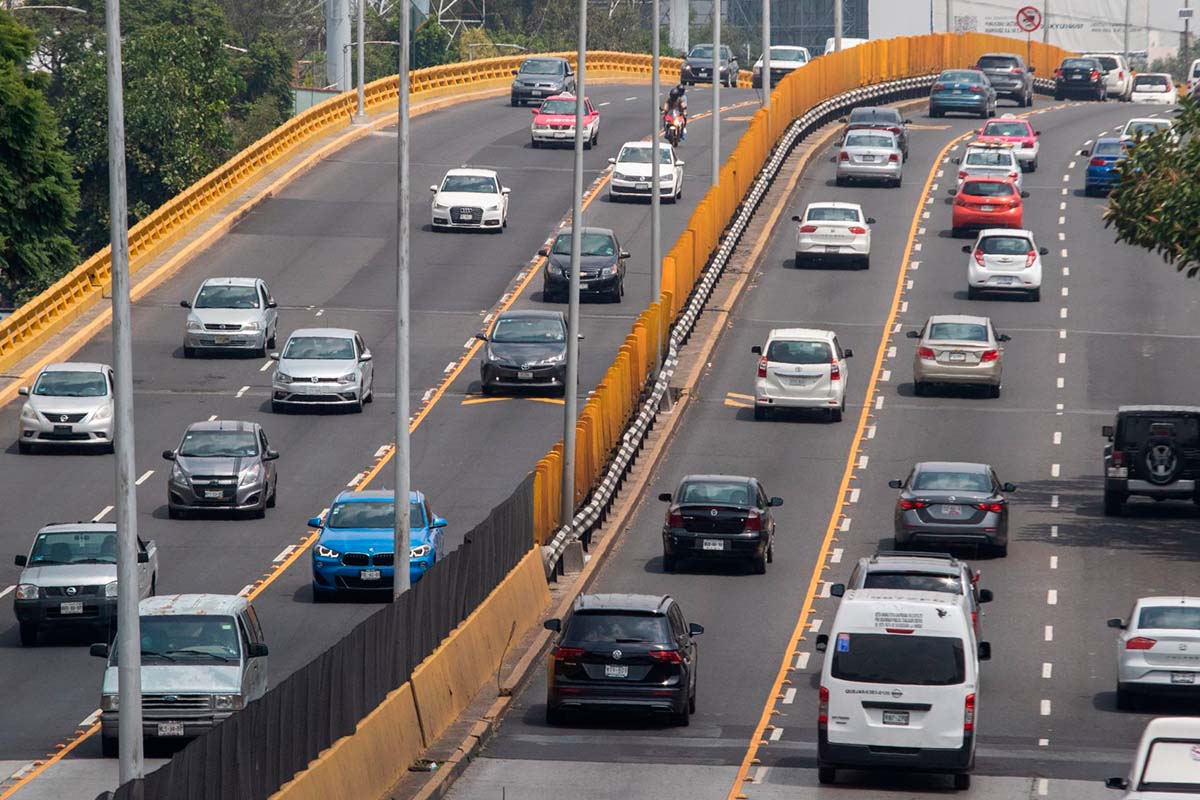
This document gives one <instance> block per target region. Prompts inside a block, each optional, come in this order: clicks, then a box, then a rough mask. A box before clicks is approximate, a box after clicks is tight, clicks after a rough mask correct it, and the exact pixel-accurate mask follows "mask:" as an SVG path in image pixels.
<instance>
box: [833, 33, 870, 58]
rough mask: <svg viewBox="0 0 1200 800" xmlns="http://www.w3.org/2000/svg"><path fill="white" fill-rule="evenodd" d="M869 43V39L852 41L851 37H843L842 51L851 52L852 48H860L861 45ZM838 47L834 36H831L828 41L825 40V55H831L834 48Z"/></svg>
mask: <svg viewBox="0 0 1200 800" xmlns="http://www.w3.org/2000/svg"><path fill="white" fill-rule="evenodd" d="M867 41H868V40H867V39H851V38H850V37H849V36H843V37H842V49H843V50H849V49H850V48H851V47H858V46H859V45H860V44H866V43H867ZM836 46H837V42H836V40H835V39H834V38H833V37H832V36H830V37H829V38H828V39H826V40H825V55H829V54H830V53H832V52H834V48H835V47H836Z"/></svg>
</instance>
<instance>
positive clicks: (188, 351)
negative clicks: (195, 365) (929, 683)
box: [183, 345, 196, 358]
mask: <svg viewBox="0 0 1200 800" xmlns="http://www.w3.org/2000/svg"><path fill="white" fill-rule="evenodd" d="M183 357H184V358H195V357H196V348H194V347H188V346H187V345H184V347H183Z"/></svg>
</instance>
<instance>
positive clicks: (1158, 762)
mask: <svg viewBox="0 0 1200 800" xmlns="http://www.w3.org/2000/svg"><path fill="white" fill-rule="evenodd" d="M1198 756H1200V718H1197V717H1160V718H1159V719H1152V720H1150V722H1148V723H1147V724H1146V730H1144V731H1143V732H1142V739H1141V741H1139V742H1138V748H1137V753H1136V754H1135V755H1134V757H1133V766H1132V767H1131V768H1130V770H1129V777H1127V778H1109V779H1108V780H1107V781H1105V782H1104V785H1105V786H1107V787H1108V788H1109V789H1121V790H1123V791H1124V792H1125V794H1123V795H1122V796H1121V800H1164V799H1165V798H1173V800H1187V798H1191V797H1200V757H1198Z"/></svg>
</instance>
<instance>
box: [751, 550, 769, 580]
mask: <svg viewBox="0 0 1200 800" xmlns="http://www.w3.org/2000/svg"><path fill="white" fill-rule="evenodd" d="M750 571H751V572H753V573H754V574H755V575H766V574H767V551H766V550H763V554H762V555H761V556H755V557H754V558H752V559H750Z"/></svg>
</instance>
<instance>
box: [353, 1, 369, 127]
mask: <svg viewBox="0 0 1200 800" xmlns="http://www.w3.org/2000/svg"><path fill="white" fill-rule="evenodd" d="M366 9H367V0H358V112H357V113H356V114H355V115H354V117H355V119H354V121H355V122H362V121H363V120H364V119H365V118H366V100H367V98H366V80H367V57H366V53H365V51H364V49H363V48H364V47H366V39H367V36H366V30H367V22H366Z"/></svg>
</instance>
